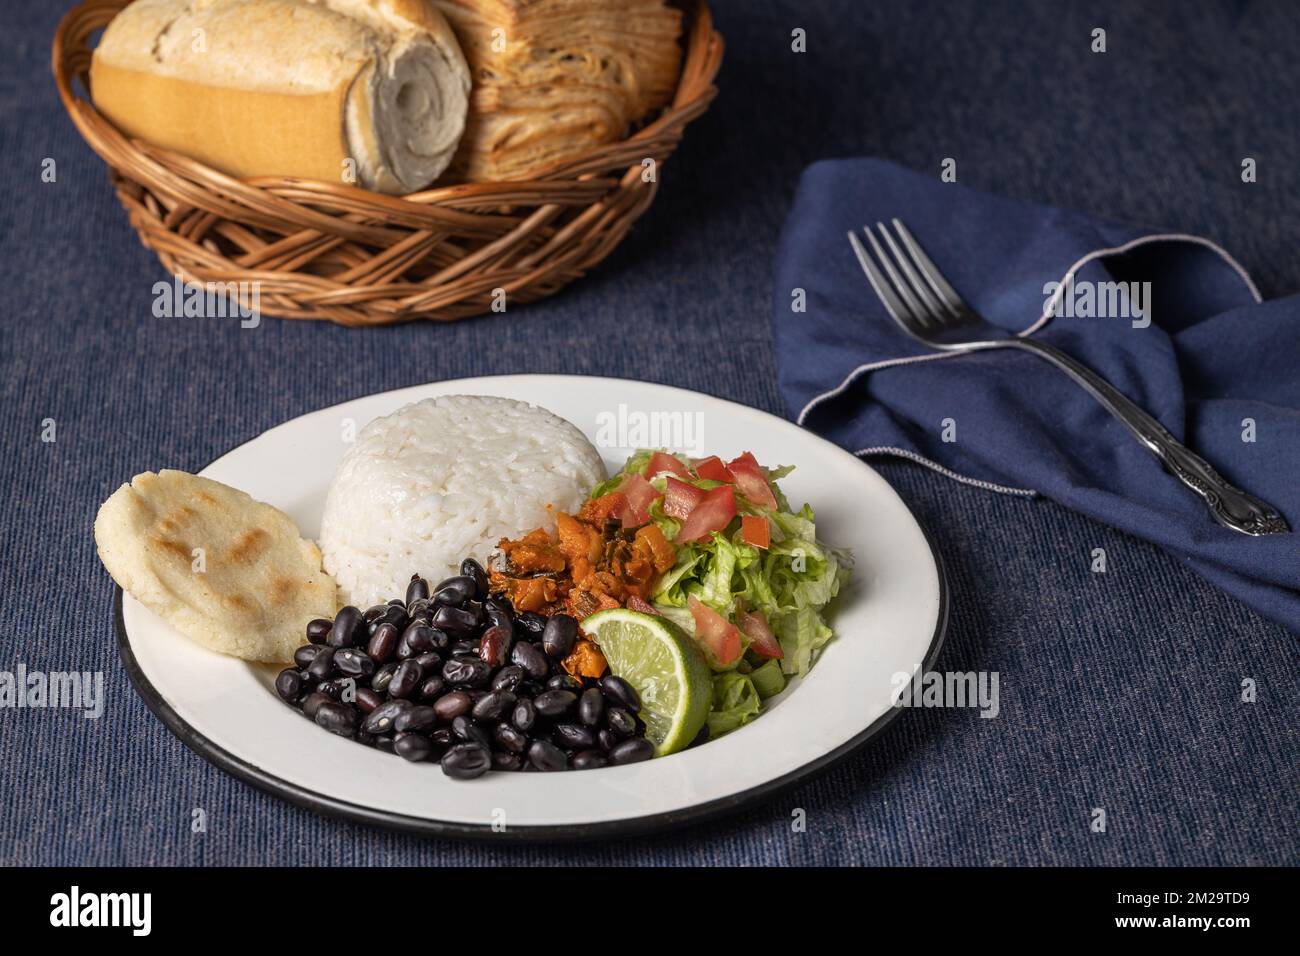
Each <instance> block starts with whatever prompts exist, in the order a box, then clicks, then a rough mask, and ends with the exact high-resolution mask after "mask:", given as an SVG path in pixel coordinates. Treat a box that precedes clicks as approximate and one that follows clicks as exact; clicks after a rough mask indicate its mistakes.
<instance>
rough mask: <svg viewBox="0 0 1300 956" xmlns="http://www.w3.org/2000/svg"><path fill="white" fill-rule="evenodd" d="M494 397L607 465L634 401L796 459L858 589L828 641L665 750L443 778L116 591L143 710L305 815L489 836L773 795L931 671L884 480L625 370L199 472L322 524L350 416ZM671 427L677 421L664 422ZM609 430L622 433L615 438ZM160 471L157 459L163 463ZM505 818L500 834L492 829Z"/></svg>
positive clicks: (517, 391)
mask: <svg viewBox="0 0 1300 956" xmlns="http://www.w3.org/2000/svg"><path fill="white" fill-rule="evenodd" d="M457 393H459V394H480V395H499V396H504V397H508V398H515V399H522V400H525V401H529V402H534V403H536V404H538V405H542V406H544V407H546V408H548V409H550V410H551V411H553V412H555V413H557V414H559V415H562V416H563V417H565V418H567V419H568V420H569V421H571V422H573V423H574V424H576V425H577V426H578V427H579V428H581V429H582V430H583V431H584V432H585V433H586V434H587V435H588V437H589V438H591V439H592V440H593V441H595V442H596V443H597V445H598V447H600V451H601V454H602V456H603V457H604V459H605V463H606V465H607V466H608V467H609V469H610V471H611V472H613V471H615V470H616V469H617V468H618V467H619V466H620V465H621V464H622V463H623V461H624V459H625V458H626V456H627V454H628V453H629V452H630V451H631V450H632V449H631V448H626V447H601V441H600V440H599V439H600V438H605V439H609V438H610V437H611V436H610V434H609V431H610V429H608V428H607V429H606V430H605V433H604V434H603V435H602V434H601V433H600V432H601V429H600V426H601V424H602V423H603V422H607V421H608V420H609V418H608V416H614V418H615V419H617V418H618V416H619V414H620V406H622V407H623V410H624V412H625V413H627V414H626V415H625V416H624V420H625V421H629V422H631V423H634V422H635V413H638V412H640V413H674V412H681V413H686V414H689V415H692V416H693V417H692V418H691V419H690V421H691V422H692V423H695V424H697V425H698V426H699V427H700V428H701V429H702V430H701V432H700V433H699V434H697V435H696V436H694V437H695V438H697V439H698V440H699V441H700V442H701V444H702V445H703V447H704V449H705V451H704V452H703V454H719V455H721V456H722V457H723V458H724V459H725V458H728V457H734V456H735V455H738V454H740V453H741V452H742V451H752V452H753V453H754V454H755V455H756V456H757V458H758V460H759V461H761V462H763V463H764V464H767V465H776V464H793V465H796V466H797V470H796V471H795V472H794V473H793V474H792V475H790V476H789V477H787V478H785V479H783V480H782V481H781V486H782V488H783V490H784V491H785V493H786V496H787V497H788V498H789V499H790V502H791V505H792V506H793V507H796V508H797V507H798V506H799V505H801V504H802V503H803V502H805V501H808V502H811V503H812V505H813V507H814V508H815V509H816V511H817V530H818V532H819V535H820V536H821V537H823V538H824V539H825V540H826V541H827V542H828V543H830V544H833V545H837V546H847V547H850V548H852V549H853V552H854V556H855V559H856V562H857V566H856V568H855V571H854V575H853V579H852V583H851V585H850V587H849V588H848V589H847V591H846V592H845V593H843V594H842V595H841V597H840V598H839V600H838V605H837V606H836V607H834V608H833V614H832V616H831V625H832V626H833V627H834V629H835V634H836V636H835V639H834V640H833V641H832V642H831V643H830V644H829V645H828V646H827V647H826V649H825V650H824V651H823V653H822V655H821V657H820V659H819V660H818V661H817V662H816V664H815V666H814V667H813V668H812V670H811V672H810V673H809V674H808V675H807V676H806V677H805V678H804V679H803V680H801V681H794V682H792V684H791V686H790V687H789V688H787V690H786V691H785V692H784V693H783V694H782V695H781V696H780V697H778V698H775V699H773V700H772V701H769V702H768V705H767V711H766V712H765V713H764V714H762V715H761V716H760V717H759V718H758V719H757V720H755V721H753V722H752V723H750V724H748V725H747V726H745V727H742V728H740V729H739V730H737V731H735V732H733V733H731V734H728V735H726V736H724V737H721V738H719V739H717V740H714V741H710V742H709V743H707V744H705V745H703V746H701V747H697V748H695V749H692V750H688V751H685V752H683V753H678V754H674V755H673V756H671V757H665V758H662V759H659V760H652V761H647V762H645V763H639V764H633V765H631V766H624V767H608V768H603V769H600V770H590V771H584V772H579V773H555V774H537V773H528V774H525V773H489V774H487V775H485V776H483V777H481V778H479V779H477V780H474V781H468V782H465V781H456V780H452V779H450V778H448V777H446V776H445V775H444V774H443V773H442V771H441V770H440V769H439V768H438V767H437V766H436V765H434V764H410V763H407V762H406V761H404V760H401V759H400V758H398V757H394V756H393V755H391V754H385V753H381V752H379V751H377V750H373V749H370V748H367V747H362V746H359V745H357V744H356V743H353V742H352V741H350V740H345V739H343V738H341V737H336V736H333V735H331V734H328V733H326V732H325V731H323V730H321V729H320V728H318V727H316V726H315V725H314V724H312V723H311V722H310V721H307V720H304V719H303V718H302V716H301V715H299V714H297V713H295V712H294V711H292V710H291V709H290V708H288V707H286V706H285V705H284V704H283V703H281V701H280V700H279V699H278V698H277V697H276V696H275V693H274V690H273V689H272V685H271V682H272V679H273V677H274V669H265V668H259V667H253V666H249V665H247V664H244V663H242V662H240V661H237V660H234V659H233V658H228V657H222V656H220V655H218V654H214V653H212V652H210V651H207V650H204V649H203V648H202V647H199V646H198V645H197V644H194V643H192V642H190V641H188V640H186V639H185V638H184V637H182V636H180V635H179V634H177V633H176V632H175V631H173V630H172V629H171V628H170V627H169V626H168V625H166V624H165V623H163V621H162V620H161V619H159V618H158V617H156V616H155V615H154V614H153V613H152V612H150V611H149V610H147V609H146V608H145V607H144V606H143V605H141V604H139V603H138V602H137V601H136V600H135V599H134V598H132V597H130V596H126V597H124V598H121V597H120V595H119V597H120V603H119V609H120V611H119V618H118V624H119V639H120V640H119V644H120V650H121V654H122V658H123V660H124V662H125V664H126V666H127V670H128V672H129V673H130V675H131V678H132V681H133V682H134V683H135V685H136V688H137V689H138V690H139V692H140V693H141V695H142V696H143V697H144V699H145V701H146V702H147V703H148V704H149V706H150V708H151V709H152V710H153V711H154V713H155V714H157V715H158V716H159V717H160V718H161V719H162V720H163V721H164V722H165V723H166V724H167V726H168V727H169V728H171V730H172V731H173V732H174V733H176V734H177V736H179V737H180V738H181V739H182V740H183V741H184V742H185V743H186V744H187V745H188V746H190V747H191V748H192V749H194V750H195V751H197V752H198V753H199V754H201V755H202V756H204V757H205V758H207V759H208V760H210V761H211V762H213V763H215V764H216V765H217V766H219V767H221V768H223V769H225V770H227V771H229V772H231V773H233V774H235V775H236V776H238V777H240V778H242V779H244V780H246V781H248V782H249V783H252V784H254V785H256V786H259V787H262V788H263V789H266V790H269V791H271V792H273V793H276V794H279V795H280V796H283V797H285V798H287V799H289V800H292V801H294V802H295V803H298V804H302V805H305V806H308V807H311V808H312V809H315V810H318V811H321V812H325V813H330V814H334V815H339V816H345V817H349V818H353V819H359V820H363V821H367V822H372V823H380V824H383V825H386V826H392V827H398V828H403V829H409V830H418V831H424V832H434V833H442V834H448V833H450V834H458V835H475V834H484V835H488V836H492V837H496V838H509V837H510V836H515V837H521V836H522V837H524V838H546V839H554V838H572V837H579V836H593V835H609V834H611V833H626V832H639V831H644V830H648V829H654V828H659V827H664V826H670V825H673V824H677V823H682V822H686V821H694V820H698V819H700V818H703V817H707V816H711V815H714V814H717V813H720V812H723V811H726V810H730V809H734V808H735V807H737V806H739V805H741V804H742V803H746V802H749V801H751V800H754V799H758V798H760V797H762V796H765V795H770V794H772V793H773V792H775V791H776V790H778V789H781V788H785V787H788V786H791V785H793V784H794V783H796V782H798V781H800V780H802V779H804V778H806V777H807V776H808V775H809V774H811V773H814V772H816V771H818V770H820V769H823V768H824V767H826V766H828V765H829V764H830V763H832V762H833V761H834V760H836V759H838V758H840V757H843V756H844V755H846V754H847V753H849V752H850V751H852V750H853V749H854V748H856V747H857V746H859V745H860V744H862V743H863V742H864V741H866V739H867V738H868V737H870V736H871V735H872V734H874V733H875V732H876V731H878V730H879V729H880V728H881V727H883V726H884V725H885V723H887V722H888V720H889V719H890V718H891V717H892V716H893V715H894V714H896V713H897V710H896V709H895V708H894V707H893V706H891V701H892V700H893V698H894V692H895V689H896V686H897V685H896V682H895V680H894V675H896V674H898V673H907V674H911V673H913V672H914V671H916V670H917V669H918V668H928V667H929V666H930V665H931V664H932V663H933V660H934V657H935V655H936V654H937V653H938V649H939V645H940V643H941V641H942V639H943V632H944V625H945V623H946V617H947V599H946V587H945V584H944V580H943V573H942V570H941V567H940V564H939V561H938V558H937V556H936V554H935V552H934V550H933V549H932V548H931V546H930V543H929V541H928V539H927V537H926V535H925V533H924V532H923V531H922V530H921V528H920V526H918V525H917V523H916V521H915V519H914V518H913V517H912V515H911V513H910V512H909V511H908V509H907V506H906V505H904V504H903V502H902V500H901V499H900V498H899V497H898V495H897V494H895V493H894V490H893V489H892V488H891V487H890V486H889V485H888V484H887V483H886V482H885V481H884V479H882V478H881V477H880V476H879V475H877V474H876V473H875V472H874V471H872V470H871V469H870V468H869V467H867V466H866V465H865V464H863V463H862V462H861V461H859V460H858V459H856V458H854V457H853V456H852V455H850V454H848V453H847V452H845V451H843V450H841V449H839V448H837V447H835V446H834V445H831V444H830V443H828V442H826V441H823V440H822V439H820V438H818V437H816V436H815V435H813V434H811V433H810V432H807V431H804V430H803V429H801V428H798V427H797V426H795V425H793V424H791V423H789V422H787V421H784V420H782V419H779V418H776V417H774V416H772V415H768V414H766V413H764V412H760V411H757V410H755V409H752V408H746V407H744V406H742V405H737V404H734V403H732V402H727V401H723V400H721V399H717V398H712V397H710V396H707V395H702V394H699V393H696V392H689V391H685V390H682V389H676V388H669V387H667V386H663V385H651V384H646V383H642V382H631V381H624V380H621V379H607V378H587V377H577V376H561V375H511V376H501V377H490V378H475V379H461V380H457V381H449V382H437V383H434V384H430V385H421V386H417V387H415V388H407V389H401V390H399V391H393V392H385V393H383V394H380V395H371V396H369V397H367V398H361V399H357V400H356V401H352V402H346V403H344V404H342V405H336V406H334V407H332V408H325V409H322V410H320V411H317V412H312V413H311V414H309V415H304V416H302V417H301V418H295V419H294V420H292V421H290V422H286V423H285V424H283V425H280V426H278V427H276V428H272V429H271V430H270V431H267V432H266V433H264V434H262V435H260V436H258V437H257V438H255V439H253V440H252V441H250V442H248V443H247V444H244V445H240V446H239V447H238V448H236V449H234V450H233V451H231V452H229V453H228V454H226V455H224V456H222V457H221V458H219V459H218V460H217V461H215V462H213V463H212V464H211V465H209V466H208V467H207V468H205V469H203V471H202V472H201V474H203V475H206V476H207V477H209V478H214V479H216V480H218V481H223V482H226V483H227V484H230V485H233V486H234V487H236V488H241V489H243V490H244V491H246V492H248V493H249V494H251V495H252V496H253V497H254V498H258V499H260V500H262V501H267V502H270V503H271V504H273V505H276V506H277V507H279V508H281V509H283V510H284V511H285V512H287V513H288V514H289V515H290V516H291V517H292V518H294V520H296V521H297V522H298V525H299V527H300V528H301V529H302V531H303V533H304V534H307V535H313V536H314V535H315V534H316V533H317V532H318V531H319V528H320V517H321V512H322V509H323V506H324V501H325V491H326V488H327V486H328V484H329V481H330V478H331V477H332V475H333V473H334V468H335V466H336V465H337V463H338V461H339V459H340V457H341V456H342V454H343V452H344V449H345V448H346V445H345V444H344V441H343V435H344V433H345V431H346V429H347V428H349V426H350V424H351V425H354V426H355V427H356V428H360V427H361V426H363V425H365V423H366V422H368V421H370V420H371V419H372V418H375V417H376V416H379V415H386V414H388V413H389V412H392V411H394V410H396V409H397V408H400V407H401V406H403V405H405V404H407V403H408V402H413V401H417V400H419V399H422V398H427V397H429V396H433V395H445V394H457ZM661 420H665V421H670V420H671V419H661ZM612 437H613V438H614V439H615V440H620V439H621V438H623V437H626V438H627V439H628V440H629V441H631V442H634V443H635V442H636V441H637V440H638V439H637V437H636V436H635V435H632V434H628V435H626V436H619V435H614V436H612ZM159 464H160V465H166V464H167V463H166V462H160V463H159ZM503 827H504V829H502V828H503Z"/></svg>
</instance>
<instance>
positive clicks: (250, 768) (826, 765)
mask: <svg viewBox="0 0 1300 956" xmlns="http://www.w3.org/2000/svg"><path fill="white" fill-rule="evenodd" d="M742 407H743V406H742ZM236 447H239V446H236ZM232 450H233V449H232ZM860 463H861V464H862V465H863V467H864V468H865V467H867V465H866V464H865V463H863V462H860ZM894 493H895V494H898V492H897V491H895V492H894ZM899 501H900V502H902V505H903V507H904V508H907V513H908V514H909V515H911V516H912V520H913V521H915V522H916V526H917V527H918V528H920V529H921V534H922V536H923V537H924V538H925V543H926V546H927V547H928V548H929V549H930V557H931V559H932V560H933V561H934V568H935V572H936V574H937V576H938V579H939V613H938V617H937V620H936V621H935V626H934V636H933V637H931V638H930V646H929V647H928V648H926V651H925V654H924V656H923V657H922V659H921V670H922V671H928V670H930V669H931V667H933V665H934V662H935V660H936V659H938V657H939V651H940V649H941V648H942V647H943V640H944V636H945V634H946V633H947V630H948V576H947V574H946V572H945V569H944V563H943V556H942V554H941V553H940V552H939V549H938V548H937V547H935V543H934V537H933V536H932V535H931V534H930V530H929V529H928V528H926V527H925V525H923V524H922V523H921V522H920V521H917V519H916V515H915V514H914V513H913V512H912V509H911V508H910V507H909V506H908V504H907V502H906V501H903V500H902V497H901V496H900V497H899ZM122 597H123V595H122V589H121V588H120V587H117V586H116V585H115V586H114V594H113V624H114V627H115V628H116V629H117V650H118V654H119V656H120V657H121V658H122V664H123V665H124V666H125V667H126V673H127V676H128V677H130V679H131V683H132V684H133V685H135V689H136V692H137V693H138V694H139V695H140V697H141V698H143V700H144V702H145V704H146V705H147V706H148V708H149V709H150V710H151V711H153V714H154V716H156V717H157V718H158V719H159V720H161V721H162V722H163V724H164V725H165V726H166V727H167V729H168V730H170V731H171V732H172V733H173V734H175V735H176V736H177V737H179V738H180V741H181V743H183V744H185V746H187V747H189V748H190V749H191V750H193V751H194V752H195V753H196V754H198V755H199V756H200V757H202V758H203V759H204V760H206V761H208V763H210V764H212V765H213V766H215V767H217V768H219V769H221V770H224V771H226V772H227V773H229V774H231V775H233V776H235V777H237V778H238V779H240V780H242V781H244V782H245V783H247V784H251V785H252V786H254V787H256V788H257V789H259V790H263V791H265V792H267V793H270V794H272V795H274V796H277V797H280V798H282V799H284V800H287V801H289V802H290V803H293V804H296V805H298V806H300V807H305V808H307V809H308V810H314V811H315V812H317V813H321V814H324V815H325V816H328V817H335V818H338V819H341V820H348V821H351V822H354V823H365V824H370V825H371V826H378V827H384V828H386V829H390V830H400V831H403V832H406V833H415V834H421V835H423V836H434V837H457V838H462V839H478V840H483V841H499V842H505V843H537V842H546V841H566V842H575V841H580V840H592V839H600V838H606V839H608V838H610V837H634V836H644V835H645V834H648V833H654V832H658V831H663V830H668V829H671V828H673V827H680V826H693V825H695V824H699V823H704V822H706V821H708V820H713V819H716V818H718V817H721V816H725V815H727V814H730V813H734V812H736V811H738V810H740V809H742V808H744V807H747V806H750V805H752V804H755V803H758V802H759V801H761V800H771V799H774V798H776V797H777V796H779V795H781V794H783V793H786V792H787V791H790V790H792V789H794V788H795V787H797V786H799V785H800V784H803V783H807V782H808V781H810V780H812V779H813V778H814V777H816V776H819V775H820V774H822V773H824V772H826V771H827V770H829V769H830V768H831V767H832V766H834V765H835V764H837V763H839V762H840V761H842V760H844V759H846V758H847V757H849V756H851V755H852V754H853V753H855V752H857V751H858V750H860V749H862V747H863V746H865V745H866V744H867V743H868V742H869V741H870V740H872V739H873V738H875V737H876V736H877V735H879V734H880V732H881V731H882V730H884V729H885V728H886V727H887V726H889V725H890V724H891V723H893V721H894V718H896V717H897V716H898V715H899V712H900V710H901V708H898V707H891V708H890V709H889V710H887V711H885V713H883V714H881V715H880V716H879V717H877V718H876V719H875V720H874V721H872V722H871V723H870V724H868V725H867V726H866V727H864V728H863V729H862V730H860V731H858V733H856V734H854V735H853V736H852V737H851V738H849V739H848V740H846V741H845V742H844V743H842V744H840V745H839V746H838V747H836V748H835V749H834V750H831V751H828V752H827V753H824V754H822V755H821V756H820V757H817V758H816V759H814V760H810V761H808V763H806V764H804V765H803V766H801V767H798V768H796V769H794V770H792V771H790V772H789V773H787V774H785V775H783V776H780V777H777V778H775V779H773V780H769V781H767V782H766V783H762V784H759V785H758V786H756V787H750V788H749V789H748V790H742V791H741V792H740V793H733V794H731V795H730V796H726V797H719V798H718V799H717V800H710V801H708V802H706V803H700V804H696V805H695V806H692V807H687V808H686V809H684V810H670V811H667V812H665V813H650V814H646V815H644V816H639V817H628V818H627V819H623V820H608V821H604V822H600V823H577V824H556V825H540V826H539V825H534V826H520V827H507V828H506V829H504V830H493V829H492V826H491V824H487V823H454V822H451V821H448V820H433V819H428V818H426V817H413V816H408V815H407V814H403V813H390V812H388V811H385V810H375V809H373V808H371V807H366V806H362V805H361V804H356V803H350V802H348V801H346V800H339V799H336V798H335V797H330V796H327V795H326V794H323V793H317V792H316V791H314V790H308V789H307V788H306V787H300V786H298V785H297V784H292V783H289V782H288V781H286V780H281V779H280V778H279V777H277V776H276V775H275V774H273V773H271V772H270V771H268V770H263V769H262V768H261V767H258V766H255V765H254V764H251V763H249V762H248V761H246V760H243V759H241V758H239V757H236V756H235V755H234V754H232V753H230V751H228V750H225V749H223V748H221V747H218V746H217V745H216V744H214V743H213V742H212V741H210V740H208V738H206V737H204V736H203V735H202V734H201V733H199V732H198V731H197V730H195V729H194V728H193V727H191V726H190V725H189V724H188V723H186V722H185V720H184V719H182V718H181V716H180V714H178V713H176V711H175V710H173V709H172V707H171V705H170V704H168V703H167V701H166V700H165V699H164V698H163V695H162V694H161V693H159V691H158V688H156V687H154V686H153V683H152V682H151V681H150V680H149V678H148V677H146V676H145V673H144V671H143V670H142V669H141V668H140V663H139V661H137V660H136V659H135V653H134V652H133V651H132V650H131V641H130V638H129V637H128V636H127V633H126V621H125V619H124V618H123V616H122ZM394 759H399V758H394ZM592 772H596V771H592Z"/></svg>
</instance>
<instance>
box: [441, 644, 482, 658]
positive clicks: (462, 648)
mask: <svg viewBox="0 0 1300 956" xmlns="http://www.w3.org/2000/svg"><path fill="white" fill-rule="evenodd" d="M448 651H449V652H450V653H451V656H452V657H478V641H476V640H469V641H456V642H455V643H454V644H452V645H451V647H449V648H448Z"/></svg>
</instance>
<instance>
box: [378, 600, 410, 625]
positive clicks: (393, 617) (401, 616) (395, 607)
mask: <svg viewBox="0 0 1300 956" xmlns="http://www.w3.org/2000/svg"><path fill="white" fill-rule="evenodd" d="M375 623H376V624H391V625H393V627H395V628H397V629H398V630H399V631H404V630H406V625H408V624H409V623H411V619H410V618H409V617H407V616H406V608H405V607H403V606H402V605H401V604H400V603H399V604H390V605H389V606H388V610H387V611H385V612H384V616H383V617H381V618H380V619H379V620H378V621H377V622H375Z"/></svg>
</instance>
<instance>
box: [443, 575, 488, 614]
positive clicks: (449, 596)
mask: <svg viewBox="0 0 1300 956" xmlns="http://www.w3.org/2000/svg"><path fill="white" fill-rule="evenodd" d="M477 593H478V586H477V585H476V584H475V583H474V579H473V578H471V577H466V576H465V575H457V576H456V577H452V578H446V579H444V580H442V581H439V582H438V586H437V587H436V588H435V589H434V592H433V603H434V604H441V605H443V606H447V607H459V606H460V605H461V604H464V603H465V602H466V601H468V600H469V599H470V598H472V597H474V596H475V594H477Z"/></svg>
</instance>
